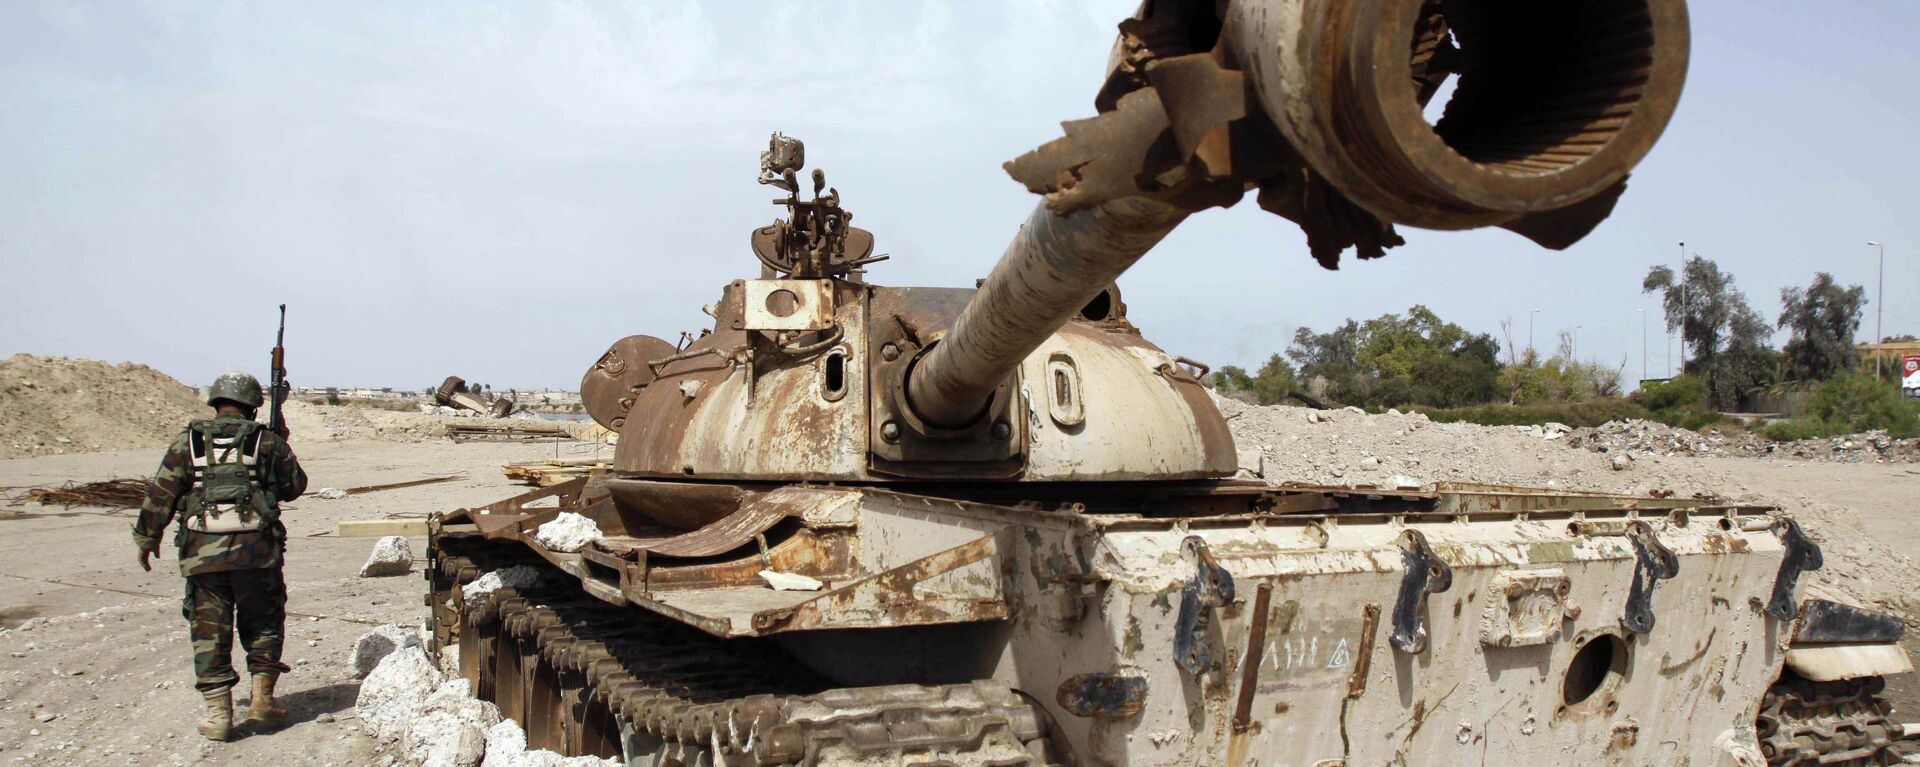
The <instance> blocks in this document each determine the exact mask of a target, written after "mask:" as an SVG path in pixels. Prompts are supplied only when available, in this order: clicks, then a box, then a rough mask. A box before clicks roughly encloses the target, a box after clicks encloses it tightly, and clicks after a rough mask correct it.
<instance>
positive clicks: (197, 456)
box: [179, 420, 279, 535]
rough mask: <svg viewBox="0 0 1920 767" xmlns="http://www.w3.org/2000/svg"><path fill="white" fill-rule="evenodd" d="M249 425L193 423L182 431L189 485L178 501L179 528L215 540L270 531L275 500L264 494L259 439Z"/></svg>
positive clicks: (256, 429) (259, 433)
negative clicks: (187, 453) (186, 453)
mask: <svg viewBox="0 0 1920 767" xmlns="http://www.w3.org/2000/svg"><path fill="white" fill-rule="evenodd" d="M265 433H266V432H265V431H264V430H263V429H261V427H260V424H258V423H254V422H251V421H249V422H246V423H234V422H232V421H225V422H222V421H214V420H204V421H194V422H193V423H191V424H189V425H188V426H187V437H188V440H187V441H188V445H189V452H190V455H191V457H192V463H191V465H190V468H189V472H190V476H191V478H192V480H193V485H192V487H191V488H189V489H188V490H187V494H186V495H185V496H184V497H182V498H181V499H180V509H179V511H180V524H181V525H182V526H184V527H185V528H186V529H188V530H191V531H193V532H196V533H212V534H216V535H220V534H231V533H246V532H258V531H261V530H266V531H269V532H271V531H274V530H276V529H277V528H278V527H279V524H278V522H279V506H278V502H277V499H275V498H274V497H273V494H272V493H271V492H269V491H268V490H267V484H266V475H265V472H266V466H265V465H263V464H262V463H261V462H260V442H261V437H262V436H263V435H264V434H265Z"/></svg>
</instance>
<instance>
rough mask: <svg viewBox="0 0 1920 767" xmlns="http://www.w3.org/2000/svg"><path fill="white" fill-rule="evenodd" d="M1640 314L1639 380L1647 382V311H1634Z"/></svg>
mask: <svg viewBox="0 0 1920 767" xmlns="http://www.w3.org/2000/svg"><path fill="white" fill-rule="evenodd" d="M1634 311H1637V312H1639V313H1640V380H1642V381H1645V380H1647V310H1645V309H1635V310H1634Z"/></svg>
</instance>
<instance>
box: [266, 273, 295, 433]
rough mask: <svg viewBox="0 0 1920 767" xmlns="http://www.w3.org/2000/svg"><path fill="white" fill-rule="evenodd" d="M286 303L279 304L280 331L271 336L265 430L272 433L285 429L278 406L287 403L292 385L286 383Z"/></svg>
mask: <svg viewBox="0 0 1920 767" xmlns="http://www.w3.org/2000/svg"><path fill="white" fill-rule="evenodd" d="M286 345H287V305H286V304H281V305H280V333H279V334H278V335H276V336H274V338H273V371H272V379H271V383H270V384H269V385H268V388H267V397H268V399H267V430H268V431H271V432H274V433H281V432H284V431H286V428H287V416H286V414H284V413H282V412H280V406H281V405H285V404H286V403H287V395H288V394H291V393H292V392H293V387H292V386H289V385H288V384H287V348H286Z"/></svg>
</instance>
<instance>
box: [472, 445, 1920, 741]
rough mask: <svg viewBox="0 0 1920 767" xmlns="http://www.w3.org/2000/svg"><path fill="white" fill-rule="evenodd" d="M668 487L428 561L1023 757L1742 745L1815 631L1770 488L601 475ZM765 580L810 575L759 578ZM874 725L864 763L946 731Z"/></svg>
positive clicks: (495, 535) (573, 496) (496, 530)
mask: <svg viewBox="0 0 1920 767" xmlns="http://www.w3.org/2000/svg"><path fill="white" fill-rule="evenodd" d="M623 483H625V484H623ZM657 483H658V481H655V480H646V479H620V478H602V479H600V480H596V481H595V482H593V483H589V482H587V481H584V480H583V481H578V482H576V483H574V485H573V486H572V487H563V488H559V489H558V491H557V494H558V495H560V496H561V497H562V498H563V500H564V501H565V503H564V504H563V506H562V509H564V510H572V511H576V512H578V513H583V514H586V515H587V516H590V517H593V518H595V519H596V520H597V521H598V522H599V523H600V524H601V527H602V529H603V530H605V531H607V532H608V536H607V537H606V538H604V539H602V540H601V541H600V542H598V543H596V544H595V545H594V546H593V547H591V548H590V549H588V550H586V551H583V552H579V553H562V552H553V551H548V550H545V549H543V548H542V547H540V546H539V544H537V543H534V542H531V540H530V537H529V536H530V531H531V530H533V529H537V526H538V525H539V524H541V523H543V521H544V520H545V519H550V518H551V517H552V516H554V515H556V514H557V513H559V511H560V510H561V509H556V510H544V511H535V510H533V509H528V508H524V502H503V503H504V505H502V504H496V505H495V507H492V508H490V509H487V510H485V511H486V512H487V513H484V514H483V513H478V512H479V511H481V510H475V511H474V512H464V513H461V514H455V515H448V516H446V517H443V518H442V519H440V520H439V521H438V522H437V523H436V526H435V529H436V531H437V532H436V535H435V538H434V550H435V551H436V556H437V557H445V556H447V555H445V554H442V553H441V551H442V549H443V548H446V547H448V546H450V545H451V546H452V547H454V548H460V547H479V548H480V549H483V550H486V551H489V552H491V553H490V554H488V556H491V557H494V558H495V559H497V560H499V561H507V559H511V560H512V561H518V562H526V563H532V564H535V565H539V566H543V567H545V568H546V569H548V570H549V571H551V572H552V573H554V574H555V575H556V576H558V578H557V580H555V581H550V582H549V583H548V584H547V585H546V586H545V588H548V589H552V590H553V591H550V592H549V593H550V595H558V594H565V595H569V598H572V599H574V600H576V601H580V602H586V603H591V604H592V605H594V607H595V609H597V610H600V611H602V613H601V614H603V615H610V616H613V617H611V618H605V617H603V618H598V619H595V620H584V619H583V620H582V621H579V622H580V623H581V624H582V625H588V624H593V623H594V622H595V621H596V620H597V621H600V622H605V621H609V620H611V621H616V622H621V623H631V624H633V625H650V624H655V623H657V624H662V625H669V626H671V627H672V628H673V629H675V630H677V631H682V632H686V631H692V632H696V633H697V634H699V635H703V636H706V637H708V639H707V640H703V641H709V642H711V643H713V644H712V646H713V647H724V648H731V649H729V650H728V651H729V652H746V653H748V654H749V655H756V656H758V655H759V654H767V653H772V654H778V655H779V657H782V658H787V659H790V661H788V666H789V667H804V669H805V670H806V673H807V675H808V678H809V679H810V680H811V681H810V685H811V686H808V685H806V684H802V685H798V686H797V687H796V688H795V690H797V692H796V691H787V692H785V693H784V694H787V695H791V696H794V698H793V699H796V700H798V699H801V698H803V697H805V696H813V697H818V696H820V695H828V694H830V693H831V694H833V695H855V693H854V692H849V691H869V692H862V693H859V694H858V695H855V697H859V695H864V696H868V698H871V697H872V696H875V695H880V696H881V698H882V699H886V700H892V701H893V702H892V703H885V702H880V703H873V705H875V706H878V707H880V708H887V707H888V706H893V707H894V708H896V709H898V712H897V713H898V715H899V716H904V717H906V718H909V719H912V718H915V717H920V718H924V717H927V716H934V715H935V713H937V712H936V709H937V710H938V711H946V712H947V713H946V714H941V716H948V715H951V716H961V715H960V714H956V713H954V712H955V710H957V709H952V707H951V706H949V707H948V708H941V707H940V706H933V708H931V709H930V708H927V706H928V705H930V704H927V703H926V700H928V699H929V698H928V696H933V697H934V698H938V699H939V700H942V701H949V703H950V702H951V701H950V700H949V699H950V698H951V696H952V695H953V689H957V688H952V686H953V685H961V686H968V685H972V686H968V687H966V689H968V690H974V692H969V693H966V696H972V697H967V700H970V701H975V702H976V703H978V705H977V706H975V707H974V708H966V707H965V706H961V708H963V709H965V711H966V712H968V713H965V715H964V716H961V718H963V719H968V721H972V722H973V725H970V730H969V731H971V732H975V733H976V734H977V732H980V731H982V729H981V728H982V727H985V728H986V729H987V730H993V731H996V732H1001V731H1004V732H1006V733H1016V734H1013V735H1007V736H1006V737H1005V738H1002V739H1001V740H1000V741H996V742H998V743H999V746H998V747H997V748H1000V749H1001V750H1002V751H1005V750H1006V749H1012V748H1015V747H1016V746H1017V747H1021V748H1028V749H1029V750H1030V751H1032V752H1033V756H1032V759H1031V762H1030V763H1033V764H1116V765H1121V764H1124V765H1191V764H1255V763H1257V764H1309V765H1311V764H1336V763H1344V764H1385V763H1435V762H1453V761H1471V762H1476V763H1478V762H1481V761H1484V760H1486V759H1489V758H1497V759H1499V760H1501V761H1509V760H1513V761H1516V762H1526V763H1532V762H1540V763H1633V764H1644V763H1691V764H1761V763H1765V762H1766V759H1765V757H1763V756H1762V751H1763V749H1762V742H1761V735H1760V730H1759V729H1757V728H1756V719H1757V717H1760V716H1761V715H1762V713H1763V712H1762V704H1763V701H1770V700H1772V698H1771V697H1769V692H1768V691H1769V688H1770V687H1773V686H1774V685H1775V684H1776V682H1777V681H1778V680H1781V679H1782V678H1783V668H1786V667H1788V666H1789V665H1790V661H1789V656H1790V655H1791V654H1792V653H1793V652H1795V651H1796V648H1798V647H1800V646H1801V645H1803V644H1805V642H1803V641H1801V640H1797V639H1796V636H1799V635H1800V634H1802V633H1803V632H1802V630H1803V624H1804V622H1805V621H1804V619H1803V615H1802V613H1801V612H1800V611H1797V610H1790V611H1789V612H1788V613H1787V617H1785V618H1784V619H1783V618H1780V617H1776V616H1775V615H1774V614H1772V613H1773V611H1772V610H1770V606H1771V605H1772V604H1773V602H1774V601H1775V599H1776V597H1777V596H1778V595H1779V594H1781V593H1784V594H1786V598H1787V599H1789V600H1794V603H1795V604H1797V597H1796V596H1795V595H1796V591H1795V589H1796V584H1797V580H1798V575H1799V572H1800V570H1801V569H1802V568H1804V566H1805V564H1806V562H1805V560H1806V557H1805V556H1804V552H1803V551H1800V550H1799V549H1797V548H1796V546H1797V544H1795V543H1793V542H1792V540H1790V539H1791V538H1792V536H1789V535H1787V534H1785V533H1784V532H1783V531H1784V530H1785V529H1786V527H1787V525H1786V523H1785V522H1784V521H1783V520H1785V518H1784V517H1782V516H1780V515H1778V514H1777V512H1776V511H1775V510H1772V509H1766V508H1759V507H1743V506H1727V505H1712V504H1706V503H1703V502H1698V501H1691V502H1685V503H1684V504H1682V503H1680V502H1675V501H1672V500H1670V499H1667V500H1662V499H1651V498H1621V497H1612V496H1595V495H1580V494H1566V493H1551V492H1547V491H1534V492H1522V491H1516V490H1511V489H1501V490H1460V489H1442V490H1440V491H1432V492H1419V491H1385V490H1366V489H1360V490H1355V489H1351V488H1285V489H1273V488H1267V487H1265V486H1264V485H1261V484H1258V483H1233V482H1224V483H1222V482H1213V483H1167V484H1163V485H1159V486H1156V487H1145V486H1137V487H1132V488H1130V489H1127V490H1125V491H1123V490H1122V489H1120V488H1118V487H1116V486H1103V485H1085V486H1077V487H1056V488H1050V489H1049V491H1048V493H1049V494H1051V493H1052V492H1056V491H1065V492H1069V493H1070V494H1071V496H1072V497H1076V498H1078V500H1076V501H1073V502H1072V503H1071V504H1064V505H1063V504H1045V503H1032V502H1029V503H1007V502H1006V499H1004V498H976V499H961V498H954V497H943V496H936V495H924V494H918V493H915V492H901V491H899V490H883V489H877V488H870V487H869V488H796V487H791V486H789V487H762V488H755V487H738V488H735V491H736V492H737V496H736V498H737V500H738V508H739V510H738V511H737V512H735V513H734V514H732V515H729V516H728V517H727V521H726V523H725V524H721V525H715V526H714V527H713V528H710V529H708V530H704V531H700V532H698V533H693V534H688V533H681V532H676V531H671V530H665V529H659V528H653V529H647V528H628V527H623V522H622V517H621V515H620V511H619V506H620V504H621V503H622V502H619V501H615V500H614V497H615V496H616V495H626V496H629V497H631V496H632V495H633V494H634V493H637V492H656V493H660V494H663V495H662V497H672V496H674V495H675V494H678V493H684V492H686V491H687V488H684V487H671V488H660V487H653V485H655V484H657ZM682 484H689V483H682ZM608 488H614V489H613V490H609V489H608ZM916 489H925V490H929V491H933V490H938V489H939V488H936V487H928V488H916ZM616 491H617V492H616ZM702 492H707V493H709V494H711V489H710V488H709V489H705V490H703V491H702ZM627 519H629V520H641V519H644V517H640V516H631V515H630V516H629V517H628V518H627ZM469 526H471V527H469ZM722 528H724V529H722ZM1794 529H1795V531H1796V534H1797V528H1794ZM763 546H764V548H763ZM502 557H505V558H506V559H501V558H502ZM1796 562H1798V563H1799V564H1795V563H1796ZM481 569H483V568H481V567H479V566H474V567H473V568H472V570H471V571H470V572H467V573H466V576H467V579H468V580H471V579H472V578H473V577H477V575H478V573H479V571H480V570H481ZM446 570H447V568H445V567H441V568H439V569H438V570H436V572H440V573H442V574H443V575H442V577H443V580H445V575H444V573H445V571H446ZM768 570H773V571H777V572H780V573H787V574H792V575H798V576H804V577H806V578H811V579H814V580H815V581H817V582H818V583H817V589H811V590H797V591H796V590H784V589H781V588H773V587H772V586H771V585H770V583H771V582H770V580H769V579H768V576H766V575H764V574H763V572H764V571H768ZM459 574H460V573H459V572H458V568H456V569H455V572H454V575H455V576H458V575H459ZM1663 576H1664V577H1663ZM457 580H459V578H458V577H455V578H452V579H451V580H447V582H446V583H442V584H441V586H440V588H439V593H440V594H441V595H443V596H439V597H436V598H437V599H442V600H443V601H444V602H447V604H442V605H441V606H442V608H443V609H442V610H439V611H437V614H438V615H439V616H440V619H439V620H438V621H437V623H438V626H439V631H438V637H437V639H438V644H439V645H441V646H462V647H464V646H465V643H466V642H467V641H468V640H467V638H466V637H463V636H461V634H462V633H463V631H467V632H473V631H478V629H471V628H464V627H463V626H464V622H465V621H467V618H466V617H465V616H466V615H467V614H468V613H471V612H472V611H473V608H472V606H469V605H464V604H459V603H460V602H461V601H462V600H461V599H460V598H457V597H453V596H451V595H452V594H454V593H457V591H458V590H457V589H452V588H451V586H450V585H449V584H450V583H452V582H454V581H457ZM1783 590H1784V591H1783ZM555 598H557V597H554V596H549V597H547V599H549V600H552V599H555ZM535 601H538V600H535ZM483 612H484V610H483ZM1649 615H1650V616H1651V620H1648V619H1647V617H1646V616H1649ZM620 616H626V617H624V618H622V617H620ZM567 625H570V624H569V623H568V622H567V621H566V620H559V619H556V620H553V621H551V623H550V628H551V629H552V630H553V631H556V632H561V631H564V630H565V626H567ZM536 633H537V632H536ZM550 638H551V637H550ZM464 652H466V651H464V650H463V655H462V657H465V655H464ZM1899 670H1900V669H1893V668H1886V669H1874V668H1867V667H1861V668H1858V669H1856V673H1853V674H1851V675H1850V677H1849V678H1859V679H1864V678H1870V677H1873V676H1877V675H1878V673H1874V672H1881V673H1890V672H1897V671H1899ZM1784 676H1785V677H1792V676H1793V674H1792V672H1788V673H1787V674H1785V675H1784ZM476 681H477V682H478V680H476ZM498 684H499V682H498V681H495V682H492V683H488V684H477V687H476V689H496V688H497V687H498ZM979 685H986V687H984V688H981V687H978V686H979ZM880 689H886V690H894V691H895V692H893V693H887V694H886V695H881V694H880V693H874V692H871V691H872V690H880ZM979 689H990V690H992V691H1012V692H1017V693H1019V694H1020V695H1021V696H1024V697H1019V698H1017V701H1016V699H1015V698H1007V697H1005V696H1001V697H1000V698H995V699H994V700H996V701H998V702H996V703H993V704H992V705H988V704H987V703H979V701H977V700H975V699H976V698H978V697H979V695H981V694H987V695H989V697H991V696H992V695H999V693H998V692H993V693H979V692H978V690H979ZM766 694H771V692H770V691H760V690H753V689H750V688H743V689H742V690H741V691H740V692H739V693H738V695H737V697H738V698H740V699H743V700H744V699H746V698H751V697H753V696H755V695H766ZM887 695H892V696H894V697H893V698H887V697H886V696H887ZM916 696H917V697H916ZM963 697H965V696H963ZM806 699H807V700H812V699H813V698H812V697H807V698H806ZM862 699H863V700H865V699H866V698H862ZM875 700H879V699H875ZM913 701H920V702H918V703H916V702H913ZM1009 701H1015V702H1012V703H1010V702H1009ZM1022 702H1023V703H1022ZM689 705H690V704H689ZM942 705H946V704H942ZM953 705H958V704H953ZM968 705H973V704H968ZM793 706H797V704H792V705H791V706H790V707H793ZM1776 708H1777V706H1776ZM1882 713H1884V712H1882ZM551 718H552V717H549V719H551ZM1029 718H1030V719H1029ZM1880 719H1881V720H1884V719H1885V717H1884V716H1882V717H1880ZM539 721H541V722H545V721H547V720H546V719H542V720H539ZM983 723H985V724H983ZM995 723H997V724H995ZM988 724H992V726H987V725H988ZM1881 725H1885V726H1884V727H1883V730H1884V732H1883V740H1885V739H1886V738H1885V737H1884V735H1885V732H1895V731H1897V728H1892V727H1891V723H1890V722H1886V721H1882V722H1881ZM530 726H531V725H530ZM543 726H545V725H543ZM555 726H557V725H555ZM641 726H642V729H645V727H646V725H645V724H644V723H642V725H641ZM766 726H768V727H772V726H774V724H773V720H771V719H769V720H768V723H767V724H766ZM996 728H997V729H996ZM602 729H605V728H602ZM655 729H656V730H659V731H657V732H654V733H653V735H652V736H651V737H654V738H656V739H660V740H661V742H662V743H663V744H664V743H668V742H676V741H674V738H675V737H677V735H676V733H675V732H674V731H673V730H672V729H671V728H665V729H662V728H658V727H656V728H655ZM809 731H811V730H809ZM1019 734H1024V736H1020V735H1019ZM796 737H798V736H796ZM808 737H813V736H808ZM1891 737H1895V738H1897V737H1898V736H1897V735H1893V736H1891ZM747 740H751V739H750V738H749V739H747ZM883 740H884V739H883ZM963 740H964V739H963ZM746 742H747V741H746V740H743V741H741V744H742V745H741V748H745V747H746V746H745V744H746ZM886 742H887V743H888V744H890V745H872V746H871V747H870V750H869V752H863V753H868V756H870V757H872V758H873V759H876V760H879V761H875V762H872V763H887V764H891V763H909V762H910V760H911V758H914V757H913V756H912V754H913V753H920V754H921V756H925V755H926V754H929V753H934V752H939V748H942V747H944V746H942V747H936V746H932V745H928V746H926V748H927V749H932V750H930V751H929V750H923V751H921V752H914V751H913V748H911V747H906V746H902V745H901V744H902V743H909V744H910V743H911V739H904V740H903V739H901V738H893V739H891V740H887V741H886ZM562 745H564V744H562ZM688 745H693V746H699V744H697V743H693V744H688ZM699 747H700V748H709V749H712V748H715V747H713V746H711V745H708V746H699ZM952 747H954V748H957V747H958V746H952ZM605 748H606V746H604V745H603V746H602V747H601V750H602V751H604V750H605ZM903 749H904V750H903ZM805 751H806V749H804V748H802V749H800V750H799V752H798V753H804V752H805ZM583 752H592V750H591V749H588V750H586V751H583ZM726 753H727V748H726V747H724V746H721V747H718V751H717V752H716V753H714V754H713V756H714V757H715V758H716V759H718V758H720V757H723V756H725V755H726ZM741 753H743V754H744V753H747V752H746V751H742V752H741ZM940 753H947V752H940ZM952 753H953V754H961V752H957V751H956V752H952ZM1008 753H1011V752H1010V751H1009V752H1008ZM951 755H952V754H950V756H951ZM1496 755H1497V756H1496ZM763 756H764V755H763ZM963 756H964V755H962V756H953V758H954V759H955V760H956V761H957V762H958V763H962V764H972V763H979V764H986V763H997V762H993V761H992V760H990V759H986V758H985V757H981V760H979V761H969V759H970V758H971V757H966V758H963ZM636 758H638V757H636ZM769 758H771V757H769ZM783 758H784V757H783ZM888 759H899V760H906V761H897V762H896V761H887V760H888ZM635 763H642V764H651V763H652V762H644V761H638V762H635ZM759 763H763V764H780V763H809V762H806V761H805V757H795V758H793V759H790V760H787V761H779V760H774V761H762V762H759ZM818 763H833V762H818Z"/></svg>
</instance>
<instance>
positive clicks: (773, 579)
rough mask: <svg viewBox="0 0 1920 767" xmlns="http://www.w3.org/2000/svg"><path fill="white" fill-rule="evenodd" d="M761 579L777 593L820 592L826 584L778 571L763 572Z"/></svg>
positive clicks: (761, 572) (796, 574)
mask: <svg viewBox="0 0 1920 767" xmlns="http://www.w3.org/2000/svg"><path fill="white" fill-rule="evenodd" d="M760 577H762V578H765V579H766V580H767V585H768V586H772V587H773V589H774V590H775V591H819V590H820V589H822V588H824V587H825V586H826V584H824V583H821V582H820V581H818V580H815V579H813V578H809V577H807V576H804V575H800V574H798V573H783V572H780V571H778V570H761V571H760Z"/></svg>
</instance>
